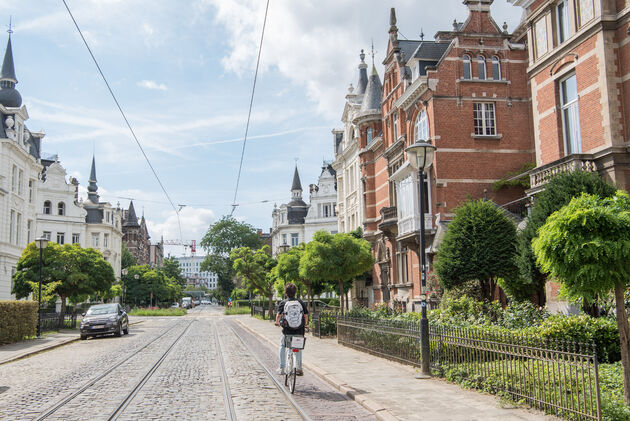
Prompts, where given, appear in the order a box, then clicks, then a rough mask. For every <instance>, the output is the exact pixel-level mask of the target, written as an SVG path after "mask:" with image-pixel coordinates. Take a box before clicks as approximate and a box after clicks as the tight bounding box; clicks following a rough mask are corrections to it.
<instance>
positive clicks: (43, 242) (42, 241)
mask: <svg viewBox="0 0 630 421" xmlns="http://www.w3.org/2000/svg"><path fill="white" fill-rule="evenodd" d="M35 245H36V246H37V248H38V249H39V297H38V298H37V338H39V339H41V337H42V260H43V253H44V249H45V248H46V247H47V246H48V238H46V237H39V238H36V239H35Z"/></svg>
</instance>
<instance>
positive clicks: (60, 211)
mask: <svg viewBox="0 0 630 421" xmlns="http://www.w3.org/2000/svg"><path fill="white" fill-rule="evenodd" d="M57 215H58V216H65V215H66V204H65V203H64V202H59V203H57Z"/></svg>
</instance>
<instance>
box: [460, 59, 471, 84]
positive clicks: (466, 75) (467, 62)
mask: <svg viewBox="0 0 630 421" xmlns="http://www.w3.org/2000/svg"><path fill="white" fill-rule="evenodd" d="M462 63H463V66H464V79H467V80H470V79H472V71H471V68H470V56H469V55H468V54H464V56H463V57H462Z"/></svg>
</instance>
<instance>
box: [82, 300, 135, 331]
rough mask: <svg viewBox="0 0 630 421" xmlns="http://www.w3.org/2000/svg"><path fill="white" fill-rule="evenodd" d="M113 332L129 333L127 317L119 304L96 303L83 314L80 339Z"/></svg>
mask: <svg viewBox="0 0 630 421" xmlns="http://www.w3.org/2000/svg"><path fill="white" fill-rule="evenodd" d="M108 333H113V334H114V335H116V336H121V335H122V334H123V333H124V334H125V335H127V334H128V333H129V317H128V316H127V313H125V310H123V308H122V307H121V306H120V304H98V305H94V306H92V307H90V308H89V310H88V311H87V313H84V314H83V320H82V321H81V339H87V337H88V336H96V335H106V334H108Z"/></svg>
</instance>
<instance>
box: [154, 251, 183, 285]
mask: <svg viewBox="0 0 630 421" xmlns="http://www.w3.org/2000/svg"><path fill="white" fill-rule="evenodd" d="M160 270H161V271H162V272H163V273H164V276H166V277H167V278H171V279H173V280H174V281H175V283H177V284H178V285H179V286H180V287H182V288H184V287H185V286H186V279H184V277H183V276H182V269H181V268H180V267H179V262H178V261H177V260H175V258H174V257H167V258H166V259H164V260H163V262H162V267H161V268H160Z"/></svg>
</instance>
